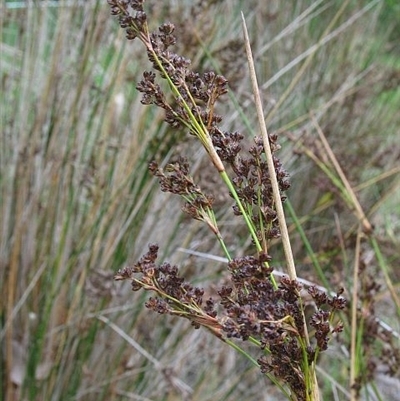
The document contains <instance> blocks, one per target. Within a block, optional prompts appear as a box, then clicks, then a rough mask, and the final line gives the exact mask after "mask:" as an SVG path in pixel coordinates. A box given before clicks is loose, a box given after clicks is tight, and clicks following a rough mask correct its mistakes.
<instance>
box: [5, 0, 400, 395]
mask: <svg viewBox="0 0 400 401" xmlns="http://www.w3.org/2000/svg"><path fill="white" fill-rule="evenodd" d="M27 3H29V4H30V6H29V7H26V6H24V4H23V2H8V3H7V4H6V3H4V4H3V5H2V6H1V7H2V8H1V12H0V22H1V25H0V26H1V28H0V29H1V65H0V81H1V88H2V90H1V92H2V95H1V99H0V105H1V110H0V112H1V117H0V118H1V120H0V121H1V148H0V169H1V175H0V225H1V232H0V235H1V237H0V292H1V304H0V338H1V349H0V353H1V360H0V366H1V369H0V387H1V391H0V397H2V398H1V399H3V400H8V401H11V400H96V401H97V400H130V399H132V400H181V399H182V400H193V401H194V400H202V401H205V400H232V401H233V400H241V399H246V400H275V399H276V400H278V399H279V395H278V394H276V393H277V390H276V389H274V388H273V387H272V386H268V382H267V380H266V379H264V378H263V377H262V376H261V374H260V373H259V371H258V370H257V369H256V368H254V367H252V366H250V365H248V364H247V362H246V361H243V360H242V359H241V357H240V356H238V355H235V353H234V352H233V351H232V350H230V349H227V348H226V347H225V346H224V345H223V344H222V343H219V342H218V341H217V340H216V339H215V338H212V337H211V336H209V335H208V334H207V333H206V332H204V331H202V330H193V328H192V327H190V325H189V324H188V323H187V322H185V321H180V320H176V319H172V318H168V317H163V316H162V317H160V316H156V315H155V314H153V313H152V312H149V311H147V310H145V309H144V307H143V300H144V299H145V295H144V294H137V293H132V292H131V291H130V288H128V287H129V286H128V285H126V284H120V283H115V282H114V281H113V275H114V273H115V271H116V270H117V269H119V268H121V267H123V266H124V265H125V264H127V263H129V262H133V261H135V260H136V259H137V258H138V257H139V256H140V255H141V254H142V253H143V252H144V251H145V250H146V247H147V244H148V243H149V242H158V243H159V245H160V248H161V250H162V252H163V254H162V255H161V259H165V260H169V261H173V262H174V263H177V264H179V265H180V266H182V269H183V271H184V272H185V274H186V277H187V278H188V279H191V280H193V281H194V282H196V283H197V284H199V283H202V284H204V285H205V286H207V285H209V283H211V282H213V283H217V282H218V280H223V279H224V277H225V273H224V266H225V265H224V263H223V262H219V261H218V260H215V258H213V256H221V252H220V250H219V249H218V244H216V243H215V240H214V238H213V237H212V236H211V235H210V234H209V233H208V232H207V231H206V230H205V228H204V227H202V226H201V225H199V223H195V222H190V221H188V220H187V219H186V218H184V217H183V216H182V214H181V213H180V205H179V202H178V201H177V199H176V198H172V197H170V196H168V195H165V194H160V193H159V192H158V190H157V183H156V182H155V181H154V179H153V178H151V177H150V175H149V173H148V171H147V164H148V162H149V161H151V160H152V159H153V158H157V160H158V161H160V162H162V161H165V160H168V159H169V158H170V157H171V156H173V155H174V154H175V153H174V152H175V150H174V149H175V147H176V146H177V145H178V146H179V149H180V151H184V152H185V153H186V154H187V155H188V156H189V157H190V159H191V160H192V162H193V165H194V166H195V169H194V175H195V176H196V178H197V179H198V181H199V182H200V184H201V185H202V186H203V187H204V188H206V189H207V190H209V191H211V192H214V195H215V196H216V199H217V202H216V209H217V214H218V218H219V221H220V224H221V227H222V229H223V231H224V235H225V236H226V237H227V238H228V242H229V243H230V246H231V247H232V249H236V250H237V251H236V252H237V254H238V255H240V254H244V253H245V252H246V250H248V249H251V247H250V241H249V239H248V237H247V235H246V230H245V228H244V226H243V224H242V222H241V221H240V220H239V219H237V218H235V217H233V215H232V213H231V199H230V197H229V195H228V194H227V193H225V191H224V190H222V189H221V184H220V182H219V177H218V175H217V174H215V173H214V172H213V170H212V166H209V165H208V164H207V159H206V157H205V155H204V152H203V151H202V150H201V149H200V147H199V145H198V144H197V143H196V142H195V141H194V140H193V139H190V138H187V137H186V136H185V133H177V132H172V131H171V129H170V128H168V127H166V125H164V124H163V122H162V120H163V115H162V113H161V112H160V111H158V110H156V109H153V108H151V107H147V106H143V105H142V104H141V103H140V97H139V96H138V94H137V91H136V89H135V82H136V80H137V79H138V78H139V77H140V76H141V74H142V71H143V70H144V69H145V68H146V67H147V64H146V61H145V57H144V55H143V54H142V53H141V49H140V47H139V46H138V45H137V44H136V43H127V41H126V40H125V39H124V34H123V32H122V31H121V30H119V29H118V24H117V23H116V22H115V20H113V19H112V18H111V17H110V15H109V9H108V7H107V4H106V1H105V0H104V1H86V2H73V1H71V2H61V1H60V2H47V4H44V3H45V2H27ZM147 7H148V10H149V15H150V16H151V20H152V23H153V24H154V27H156V25H157V22H161V21H165V20H169V21H171V22H173V23H175V24H176V25H177V36H178V42H179V43H178V49H179V51H180V52H181V53H182V54H183V55H185V56H186V57H189V58H191V60H192V64H193V66H194V67H195V68H198V69H200V70H205V69H210V68H213V69H216V70H218V71H220V72H221V73H223V74H224V75H225V76H226V77H227V78H228V80H229V82H230V86H231V88H232V90H231V92H230V96H229V97H227V100H226V103H225V104H224V105H223V106H221V114H224V115H225V119H224V124H225V126H226V127H227V129H232V130H233V129H235V130H239V131H241V132H243V133H244V134H245V135H246V137H248V138H249V140H248V141H249V143H250V141H251V136H252V135H254V134H255V133H257V123H256V116H255V113H254V105H253V101H252V95H251V90H250V83H249V79H248V73H247V68H246V61H245V55H244V49H243V45H242V32H241V24H240V11H243V12H244V15H245V17H246V19H247V21H248V26H249V27H250V35H251V39H252V46H253V51H254V54H255V58H256V67H257V73H258V76H259V82H260V86H261V90H262V93H263V101H264V106H265V109H266V113H267V114H266V120H267V122H268V126H269V129H270V132H276V133H277V134H278V135H279V137H280V139H279V142H280V144H281V145H282V150H281V152H280V156H281V158H282V160H283V162H284V164H285V166H286V168H287V170H288V171H289V173H290V175H291V182H292V188H291V190H290V191H289V192H288V197H289V201H290V205H291V207H290V208H288V209H287V211H288V218H289V224H290V227H289V228H290V231H291V236H292V245H293V249H294V252H295V258H296V262H297V265H298V269H299V275H300V276H301V277H302V278H304V279H307V280H311V281H313V282H316V283H318V284H320V285H323V286H325V287H327V288H329V289H332V290H337V289H338V288H339V287H343V288H344V289H345V296H346V297H347V298H349V299H351V298H352V294H354V293H356V296H357V297H356V300H357V302H359V303H360V308H361V310H363V311H364V319H365V320H363V319H360V321H358V324H359V331H358V333H359V338H358V344H359V345H360V347H361V348H362V347H364V346H365V347H364V348H362V349H361V350H360V351H359V355H358V357H357V360H358V363H359V371H360V374H366V373H368V372H369V371H371V365H369V363H370V362H371V361H373V362H374V363H375V365H376V370H374V371H373V372H372V373H373V375H372V377H371V378H367V377H366V378H365V379H366V380H367V379H368V380H367V381H366V382H365V383H363V390H362V392H361V394H362V397H363V399H370V400H395V397H396V391H397V390H398V386H399V381H398V377H397V379H396V378H389V377H388V376H387V375H385V374H384V368H385V365H384V361H382V359H380V358H379V355H380V354H382V350H384V349H385V347H384V341H383V340H382V338H379V335H378V334H379V333H370V334H371V336H370V337H368V331H367V329H366V328H367V327H368V326H367V324H366V321H367V320H368V317H369V316H370V314H371V313H375V314H376V316H377V317H379V319H380V324H381V325H383V326H384V327H386V328H389V329H390V330H389V331H390V333H391V334H390V336H391V340H393V341H394V343H395V344H396V345H397V346H399V345H400V339H399V334H398V333H399V330H400V324H399V315H400V305H399V303H398V300H399V289H400V270H399V262H400V252H399V249H400V240H399V238H400V236H399V234H400V163H399V161H400V142H399V134H400V130H399V127H400V112H399V110H400V89H399V88H400V47H399V43H400V34H399V32H400V9H399V5H398V4H396V2H395V1H383V0H381V1H379V0H375V1H367V0H365V1H343V2H342V1H340V2H339V1H338V2H331V1H311V0H304V1H291V2H280V1H271V2H270V1H268V2H263V1H252V0H248V1H239V0H238V1H229V0H226V1H224V0H221V1H217V2H215V1H214V2H213V1H203V2H197V1H196V2H192V1H179V2H178V1H165V2H159V1H158V2H156V1H150V0H149V1H148V5H147ZM317 122H318V124H317ZM318 130H320V132H322V133H323V134H324V137H325V138H326V140H327V142H328V143H329V147H327V146H324V144H323V141H321V136H320V135H318ZM329 151H332V154H334V155H335V156H336V158H337V160H338V162H339V164H340V166H341V168H342V170H343V174H344V176H342V177H340V176H339V175H338V173H337V170H336V169H335V167H334V165H333V164H332V162H331V159H330V158H329ZM343 177H345V178H346V180H344V179H343ZM345 181H347V182H348V183H349V185H350V187H351V188H352V189H353V190H354V194H355V197H356V198H357V200H358V202H359V204H360V205H361V207H362V209H363V211H364V213H365V215H366V217H367V219H368V221H369V222H371V223H372V224H373V226H374V230H373V233H372V235H371V238H373V241H372V240H365V241H363V242H362V247H361V249H360V252H358V253H357V252H355V247H356V233H357V227H358V222H359V219H360V215H359V213H358V211H357V208H356V207H355V203H354V198H351V197H349V189H348V187H347V188H346V187H345V186H344V182H345ZM180 248H183V249H186V250H192V251H197V252H202V253H205V254H206V255H203V256H202V257H199V256H193V255H192V256H189V255H188V254H187V253H184V252H182V250H180ZM271 253H272V256H273V257H274V266H276V268H277V269H278V270H279V269H280V266H281V265H282V264H283V261H282V251H281V249H280V244H279V242H277V243H276V244H273V247H272V250H271ZM355 261H356V262H357V261H358V267H360V272H361V273H360V274H359V283H358V284H357V285H356V290H357V291H354V280H355V278H354V275H353V272H354V268H355ZM371 282H372V283H375V284H379V285H380V287H379V288H376V289H375V288H374V291H370V290H369V288H370V287H368V284H369V285H371ZM210 288H211V289H210V290H209V292H210V293H211V294H212V292H213V286H211V287H210ZM343 320H344V322H345V332H344V333H343V335H342V337H341V340H340V341H337V340H335V341H334V343H333V344H332V348H330V350H329V351H328V352H327V354H326V355H323V356H322V357H321V363H320V367H319V372H318V374H319V378H320V383H321V386H322V388H323V391H324V394H325V398H324V399H326V400H345V399H349V398H348V397H349V383H348V371H349V363H350V360H351V358H350V356H349V353H348V344H349V341H350V340H349V338H350V337H351V328H350V323H349V322H350V318H349V316H348V315H346V314H345V315H344V316H343ZM370 343H371V344H372V345H371V346H370V347H369V344H370ZM363 349H364V350H365V352H364V351H363ZM396 389H397V390H396ZM368 397H369V398H368ZM379 397H380V398H379Z"/></svg>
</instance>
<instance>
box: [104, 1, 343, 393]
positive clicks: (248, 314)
mask: <svg viewBox="0 0 400 401" xmlns="http://www.w3.org/2000/svg"><path fill="white" fill-rule="evenodd" d="M108 3H109V4H110V6H111V10H112V14H114V15H117V16H118V19H119V23H120V26H121V27H122V28H123V29H125V31H126V35H127V38H128V39H135V38H138V39H139V40H140V41H141V42H142V43H143V44H144V45H145V48H146V51H147V55H148V58H149V61H150V62H151V64H152V69H153V70H152V71H146V72H144V73H143V77H142V79H141V80H140V82H139V83H138V84H137V89H138V90H139V91H140V92H141V93H142V103H144V104H146V105H149V104H154V105H156V106H157V107H161V108H162V109H163V110H164V111H165V121H166V122H167V123H168V124H169V125H170V126H172V127H173V128H185V129H187V130H188V131H189V132H190V133H191V134H194V135H196V136H197V137H199V139H200V140H201V142H202V143H203V145H204V146H205V148H206V150H207V152H209V154H210V156H211V154H212V152H214V153H215V155H217V158H219V160H220V161H221V163H226V164H227V165H229V166H230V169H231V170H232V171H233V173H234V178H233V180H232V183H233V187H234V190H235V191H236V194H237V198H236V199H239V201H240V202H241V205H245V210H246V211H247V213H248V216H249V220H250V222H251V225H252V226H251V227H254V231H255V233H256V237H257V238H256V240H258V241H259V242H260V243H262V244H263V245H265V244H266V243H267V242H268V241H269V240H270V239H272V238H277V237H279V236H280V230H279V225H278V221H277V215H276V209H275V204H274V197H273V191H272V185H271V175H270V174H276V176H277V178H278V184H279V189H280V191H281V192H284V191H285V190H287V189H288V188H289V186H290V184H289V180H288V174H287V173H286V171H285V170H284V169H283V167H282V164H281V162H280V160H279V159H278V158H277V157H276V152H277V151H278V150H279V145H278V144H277V137H276V135H270V136H269V141H270V144H271V148H272V152H273V154H274V156H273V157H274V158H273V162H274V167H275V171H273V172H269V171H268V167H267V163H266V161H265V154H264V153H265V150H264V146H263V142H262V140H261V138H258V137H256V138H255V139H254V144H253V146H251V147H250V149H249V150H248V152H247V153H245V154H244V152H243V151H242V140H243V138H244V136H243V135H242V134H241V133H239V132H227V131H223V130H222V129H221V128H220V127H219V126H218V124H219V123H220V122H221V121H222V117H221V116H220V115H218V114H217V113H216V112H215V105H216V102H217V100H218V99H219V98H220V97H221V96H222V95H224V94H225V93H226V92H227V80H226V79H225V78H224V77H223V76H221V75H218V74H216V73H214V72H205V73H201V74H200V73H197V72H194V71H191V70H190V61H189V60H188V59H186V58H184V57H182V56H179V55H177V54H175V53H174V52H172V51H171V50H170V47H171V46H172V45H174V44H175V42H176V38H175V37H174V34H173V33H174V26H173V25H172V24H170V23H168V24H163V25H161V26H160V27H159V28H158V30H157V31H156V32H152V33H150V32H149V30H148V26H147V15H146V13H145V12H144V10H143V3H144V1H143V0H142V1H133V0H131V1H128V0H108ZM159 78H161V79H162V80H165V81H167V83H168V87H169V89H170V92H171V93H172V99H171V95H167V94H166V93H164V91H163V89H162V87H161V85H160V84H158V83H157V80H158V79H159ZM213 163H214V164H215V165H216V166H217V164H216V163H215V161H213ZM149 169H150V171H151V173H152V174H153V175H154V176H155V177H157V178H158V180H159V182H160V186H161V189H162V191H166V192H171V193H173V194H177V195H179V196H181V197H182V198H183V199H184V201H185V205H184V211H185V212H186V213H188V214H189V215H190V216H191V217H192V218H194V219H196V220H201V221H204V222H206V224H208V226H209V227H210V228H211V230H212V231H213V232H214V233H215V234H217V235H219V232H218V228H217V225H216V222H215V218H214V214H213V211H212V204H213V197H212V196H209V195H205V194H204V193H203V192H202V191H201V189H200V188H199V187H198V186H197V185H196V184H195V183H194V180H193V178H192V177H191V176H190V173H189V164H188V161H187V160H186V159H185V158H179V159H178V160H177V161H175V162H172V163H169V164H167V166H165V167H164V168H162V167H160V166H159V165H158V164H157V163H156V162H152V163H150V165H149ZM221 171H224V172H225V170H224V168H223V170H219V172H221ZM229 188H230V189H231V190H232V186H230V187H229ZM232 192H233V191H232ZM239 201H238V202H237V203H238V204H237V205H235V206H234V213H235V214H236V215H241V214H242V212H243V208H242V209H240V208H239ZM253 239H254V236H253ZM262 248H263V249H267V247H266V246H263V247H262ZM157 252H158V246H157V245H151V246H150V247H149V251H148V252H147V253H146V254H145V255H144V256H143V257H142V258H141V259H140V260H139V261H138V262H137V263H136V264H134V265H133V266H130V267H126V268H124V269H122V270H120V271H118V273H117V274H116V276H115V279H116V280H125V279H128V280H130V281H131V283H132V289H133V290H134V291H137V290H140V289H144V290H146V291H151V292H152V293H153V294H154V296H153V297H151V298H150V299H149V300H148V301H147V302H146V306H147V307H148V308H150V309H151V310H153V311H156V312H157V313H162V314H170V315H175V316H180V317H185V318H187V319H189V320H190V321H191V322H192V324H193V325H194V326H195V327H196V328H198V327H200V326H204V327H206V328H207V329H208V330H210V331H211V332H212V333H213V334H214V335H216V336H218V338H220V339H221V340H224V341H231V339H241V340H243V341H251V342H252V343H253V344H257V345H258V346H259V352H260V354H261V356H260V358H259V359H258V363H259V365H260V368H261V371H262V372H263V373H266V374H273V375H274V376H275V377H276V378H277V379H278V380H279V381H281V382H282V383H283V384H285V385H286V386H288V387H289V388H290V389H291V391H292V393H293V394H294V397H296V398H293V399H297V400H305V399H306V396H305V393H306V384H305V377H304V371H305V370H307V368H308V365H311V364H312V363H313V362H314V361H315V358H316V355H317V354H318V352H320V351H324V350H325V349H326V348H327V344H328V341H329V336H330V335H331V334H332V332H334V331H340V326H337V327H336V328H334V329H332V328H331V322H332V314H333V313H334V312H335V311H336V310H338V309H342V308H343V307H344V305H345V302H344V300H343V298H341V297H340V294H338V295H337V297H333V298H329V297H328V296H327V295H324V294H320V293H319V292H318V291H317V290H316V289H315V288H313V289H310V291H309V292H310V295H311V296H312V297H313V298H314V300H315V303H316V304H317V311H316V313H315V314H314V315H313V317H312V319H311V322H310V324H311V326H312V327H313V328H315V344H314V343H312V345H311V346H310V345H309V344H308V338H307V330H306V327H305V323H306V322H305V321H304V313H303V304H302V299H301V296H300V291H301V286H300V284H299V283H298V282H296V281H293V280H290V279H289V278H285V277H284V278H282V279H281V281H280V283H279V285H276V283H275V282H274V281H271V273H272V268H269V267H267V266H268V265H269V264H268V262H270V260H271V257H270V256H269V255H268V254H267V253H263V252H258V255H257V256H243V257H238V258H234V259H232V260H230V262H229V264H228V271H229V274H230V285H226V286H224V287H222V288H220V290H219V291H218V295H219V297H220V298H219V299H218V300H215V299H212V298H209V299H207V300H206V301H204V300H203V295H204V291H203V290H202V289H200V288H198V287H194V286H192V285H191V284H189V283H188V282H186V281H185V280H184V279H183V278H182V277H181V276H180V275H179V274H178V268H177V267H176V266H172V265H170V264H169V263H162V264H161V265H158V264H157V263H156V259H157Z"/></svg>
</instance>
